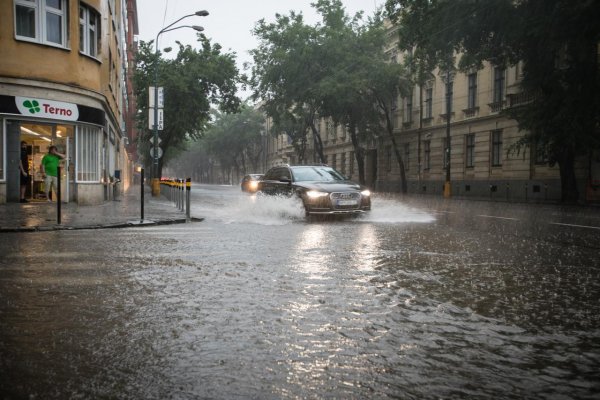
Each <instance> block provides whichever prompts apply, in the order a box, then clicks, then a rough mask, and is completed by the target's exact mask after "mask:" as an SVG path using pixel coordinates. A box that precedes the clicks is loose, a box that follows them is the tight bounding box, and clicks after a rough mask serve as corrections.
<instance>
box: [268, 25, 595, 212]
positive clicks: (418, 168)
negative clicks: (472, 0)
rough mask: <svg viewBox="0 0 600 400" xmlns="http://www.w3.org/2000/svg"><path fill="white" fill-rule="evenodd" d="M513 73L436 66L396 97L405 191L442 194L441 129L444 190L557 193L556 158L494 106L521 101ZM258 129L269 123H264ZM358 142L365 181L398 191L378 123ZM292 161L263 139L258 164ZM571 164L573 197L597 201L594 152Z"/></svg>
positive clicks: (340, 157)
mask: <svg viewBox="0 0 600 400" xmlns="http://www.w3.org/2000/svg"><path fill="white" fill-rule="evenodd" d="M390 37H391V36H390ZM387 50H388V54H389V55H390V59H392V60H393V61H397V62H399V61H400V59H399V55H398V53H397V49H396V47H395V46H394V45H390V48H389V49H387ZM521 73H522V65H520V64H519V65H514V66H511V67H509V68H500V67H496V66H494V65H491V64H490V63H486V64H485V65H484V67H483V68H482V69H480V70H476V71H475V70H474V71H470V72H467V73H461V72H453V73H451V74H446V73H444V72H442V71H438V70H436V71H434V73H433V75H432V79H431V80H430V81H428V82H427V83H426V84H425V85H423V87H418V86H416V87H414V88H413V90H412V94H411V95H410V96H407V97H403V98H398V101H397V104H396V107H395V120H394V127H395V129H394V135H395V140H396V142H397V143H398V145H399V148H400V153H401V155H402V158H403V162H404V167H405V173H406V180H407V186H408V192H409V193H419V194H432V195H439V196H442V195H443V193H444V183H445V181H446V171H447V167H448V152H447V151H446V148H447V146H446V143H447V137H449V138H450V157H449V161H450V163H449V168H450V187H451V196H452V197H459V198H477V199H492V200H499V201H531V202H546V201H548V202H554V201H559V200H560V198H561V184H560V173H559V168H558V166H557V165H555V166H550V165H549V163H548V160H547V158H546V156H545V154H543V153H542V152H539V151H536V149H535V148H522V149H520V151H517V150H516V149H514V146H513V145H514V144H515V143H516V142H517V141H518V140H519V139H520V138H522V136H523V134H524V132H522V131H520V129H519V126H518V124H517V122H516V121H515V120H511V119H508V118H507V117H505V116H504V115H503V114H502V113H501V111H502V110H505V109H507V108H510V107H518V106H519V105H520V104H523V103H524V102H527V101H528V98H527V96H526V95H524V94H523V93H522V92H521V91H520V86H519V83H520V80H521ZM448 94H449V95H448ZM448 99H449V100H448ZM448 102H449V104H448ZM448 107H449V110H450V112H449V113H448V111H447V110H448ZM448 114H449V120H448ZM318 129H319V132H320V135H321V137H322V140H323V144H324V152H325V155H326V158H327V164H329V165H331V166H333V167H335V168H336V169H338V170H339V171H341V172H342V173H344V174H346V175H349V176H351V177H352V178H353V179H355V180H358V173H357V166H356V160H355V158H354V149H353V147H352V143H351V142H350V138H349V135H347V134H346V131H345V129H344V127H339V126H338V127H335V126H333V124H332V123H331V121H327V120H321V121H319V128H318ZM266 130H267V131H269V124H268V123H267V124H266ZM309 136H311V135H309ZM308 142H309V150H308V152H307V155H308V158H309V159H310V160H312V161H316V160H317V157H316V155H315V154H314V148H313V147H312V146H310V144H311V143H312V139H311V138H310V137H309V139H308ZM363 146H364V148H365V150H366V158H365V179H366V184H367V185H368V186H370V187H371V188H372V189H375V190H376V191H384V192H399V191H401V178H400V168H399V166H398V162H397V160H396V156H395V153H394V150H393V148H392V145H391V141H390V140H389V138H388V135H387V133H386V132H385V131H384V130H383V128H382V131H381V134H380V135H378V137H376V138H373V139H372V140H370V141H368V142H367V143H364V144H363ZM511 149H513V150H514V151H509V150H511ZM297 162H298V158H297V156H296V155H295V154H294V150H293V148H292V146H291V144H290V143H289V141H288V140H287V138H286V136H285V135H280V136H279V137H278V138H275V139H270V140H269V143H268V146H267V162H266V163H265V164H266V167H270V166H272V165H277V164H282V163H290V164H294V163H297ZM309 162H310V161H309ZM576 168H577V171H576V174H577V177H578V182H579V191H580V193H581V197H585V199H586V200H587V201H599V200H600V160H587V159H581V160H579V162H578V163H577V167H576ZM590 177H591V178H590ZM594 177H595V178H594ZM594 182H595V184H594Z"/></svg>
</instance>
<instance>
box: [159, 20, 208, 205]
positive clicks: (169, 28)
mask: <svg viewBox="0 0 600 400" xmlns="http://www.w3.org/2000/svg"><path fill="white" fill-rule="evenodd" d="M207 15H208V11H206V10H202V11H196V12H195V13H193V14H188V15H184V16H183V17H181V18H179V19H178V20H177V21H175V22H173V23H171V24H169V25H167V26H165V27H164V28H162V29H161V30H160V31H159V32H158V34H157V35H156V40H155V41H154V55H155V59H156V61H155V62H156V65H155V67H154V127H153V128H154V129H153V131H154V135H153V137H154V140H153V143H152V148H153V150H152V164H153V165H152V167H153V168H152V171H153V172H152V196H155V197H156V196H159V195H160V177H159V176H158V175H159V168H158V159H159V158H160V157H159V154H158V151H159V150H158V149H159V147H158V64H159V58H158V57H159V55H158V38H159V36H160V35H162V34H163V33H165V32H169V31H173V30H175V29H180V28H192V29H194V30H195V31H198V32H201V31H203V30H204V28H203V27H201V26H198V25H182V26H176V27H173V28H172V26H173V25H175V24H176V23H178V22H179V21H181V20H182V19H185V18H188V17H193V16H199V17H206V16H207Z"/></svg>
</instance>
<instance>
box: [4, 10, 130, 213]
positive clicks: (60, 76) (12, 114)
mask: <svg viewBox="0 0 600 400" xmlns="http://www.w3.org/2000/svg"><path fill="white" fill-rule="evenodd" d="M0 15H2V23H1V24H0V130H1V132H0V138H1V141H0V157H1V160H0V203H5V202H15V201H20V186H21V184H22V182H21V178H20V172H19V162H20V160H21V157H22V154H21V145H20V144H21V143H22V142H25V143H26V148H27V161H28V167H27V168H28V170H29V173H30V176H31V179H30V182H28V183H27V187H26V200H27V201H30V202H36V201H47V200H49V199H47V198H46V194H45V193H46V190H45V189H46V188H45V187H44V186H45V182H44V179H43V178H42V174H41V166H40V162H41V158H42V157H43V156H44V154H46V153H47V151H48V148H49V146H50V145H55V146H57V148H58V151H59V152H60V153H62V154H64V155H65V156H66V157H65V158H64V159H63V160H62V161H61V197H62V199H63V201H74V202H77V203H79V204H98V203H101V202H103V201H105V200H109V199H111V198H112V196H113V195H114V188H115V185H116V184H117V183H119V182H121V183H120V184H121V185H125V186H126V185H127V184H128V182H129V176H130V173H129V170H130V168H129V165H128V164H129V157H128V155H127V153H126V151H125V145H126V144H127V138H126V134H125V126H124V116H123V108H124V102H125V101H126V100H125V99H126V95H125V90H124V86H125V83H124V66H125V64H126V60H125V57H126V55H125V54H126V53H125V48H126V43H125V41H126V40H125V38H126V33H127V17H126V4H125V0H86V1H77V0H3V1H1V2H0ZM122 187H123V186H122ZM52 193H53V191H50V196H49V197H51V196H52Z"/></svg>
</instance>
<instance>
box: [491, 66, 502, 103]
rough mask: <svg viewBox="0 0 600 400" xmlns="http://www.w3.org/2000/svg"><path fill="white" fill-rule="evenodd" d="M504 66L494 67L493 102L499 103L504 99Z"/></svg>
mask: <svg viewBox="0 0 600 400" xmlns="http://www.w3.org/2000/svg"><path fill="white" fill-rule="evenodd" d="M504 73H505V70H504V68H499V67H495V68H494V98H493V102H494V103H501V102H502V101H503V100H504Z"/></svg>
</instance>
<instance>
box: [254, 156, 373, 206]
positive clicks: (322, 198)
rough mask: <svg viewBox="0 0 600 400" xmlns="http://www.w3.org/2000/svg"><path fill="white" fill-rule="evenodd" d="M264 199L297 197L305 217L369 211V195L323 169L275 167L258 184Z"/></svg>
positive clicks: (355, 184)
mask: <svg viewBox="0 0 600 400" xmlns="http://www.w3.org/2000/svg"><path fill="white" fill-rule="evenodd" d="M258 191H259V193H261V194H265V195H283V196H294V195H295V196H298V197H299V198H300V199H302V203H303V204H304V210H305V212H306V215H307V216H309V215H327V214H360V213H364V212H366V211H369V210H370V209H371V192H370V191H369V190H368V189H367V188H366V187H365V186H362V185H359V184H357V183H354V182H352V181H350V180H349V179H348V178H346V177H345V176H344V175H342V174H341V173H340V172H338V171H336V170H335V169H334V168H331V167H329V166H326V165H298V166H287V165H282V166H277V167H273V168H271V169H270V170H269V171H267V173H266V174H265V175H264V176H263V178H262V179H261V180H260V181H259V182H258Z"/></svg>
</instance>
